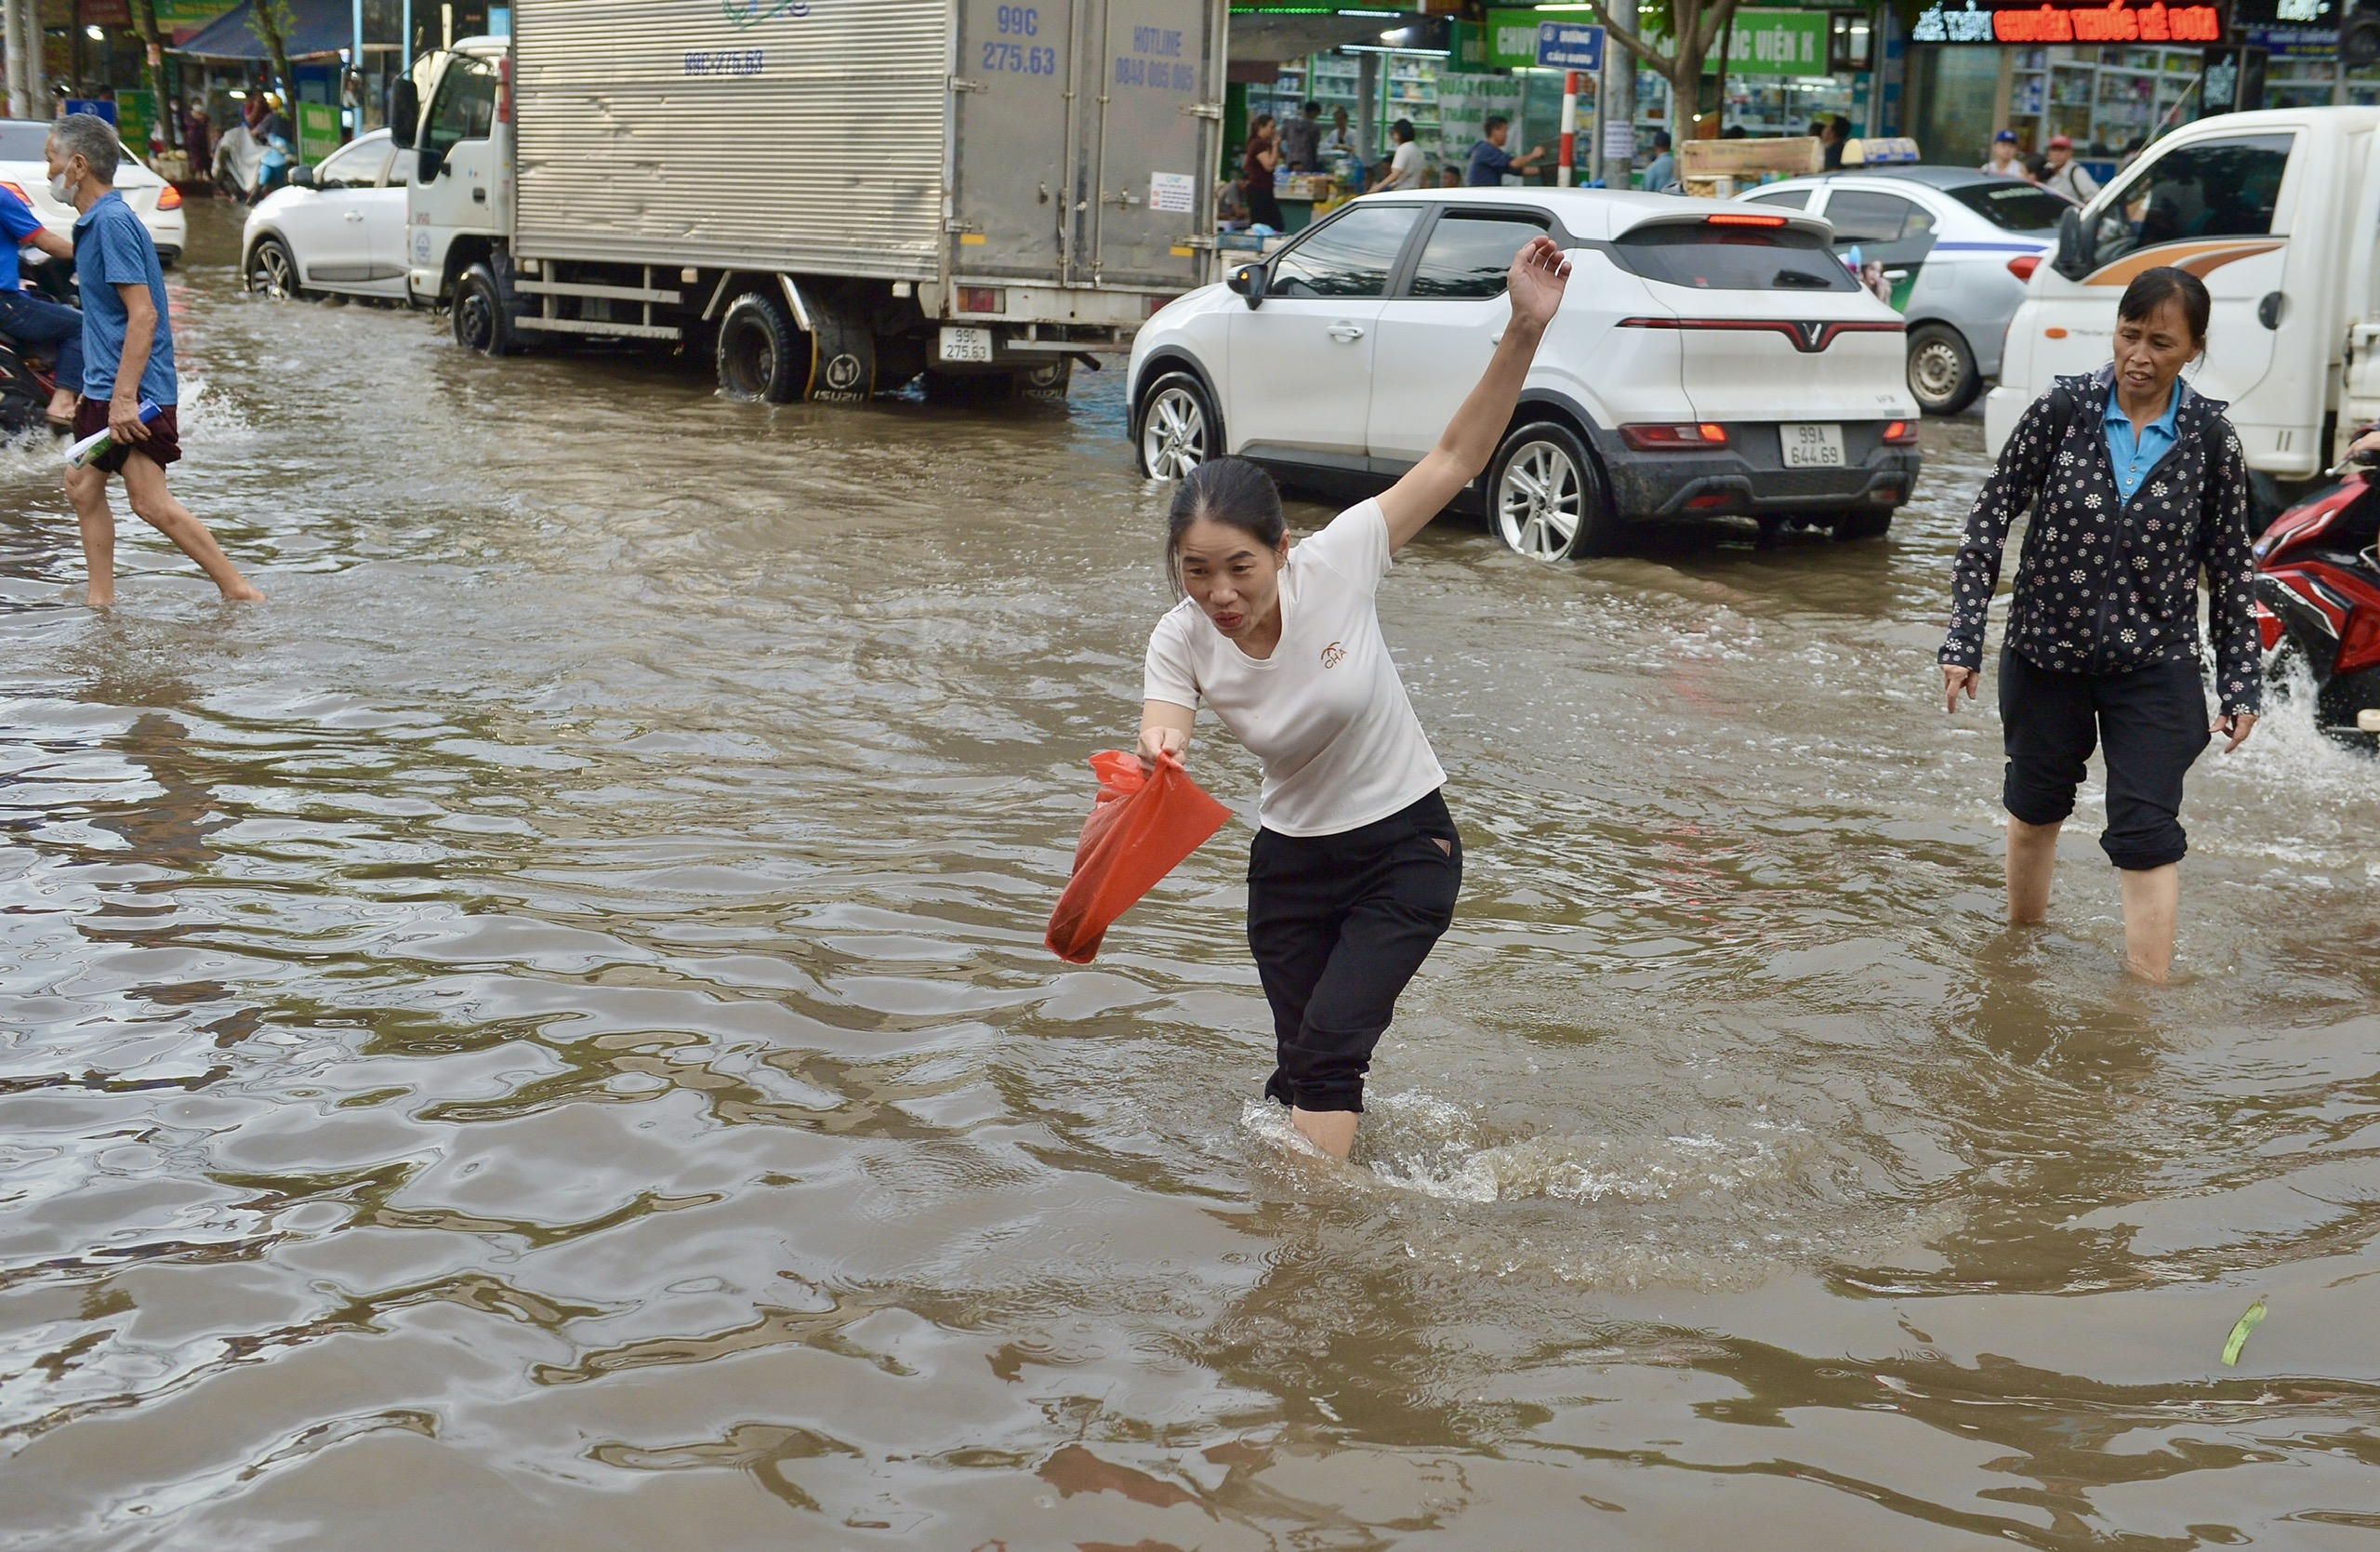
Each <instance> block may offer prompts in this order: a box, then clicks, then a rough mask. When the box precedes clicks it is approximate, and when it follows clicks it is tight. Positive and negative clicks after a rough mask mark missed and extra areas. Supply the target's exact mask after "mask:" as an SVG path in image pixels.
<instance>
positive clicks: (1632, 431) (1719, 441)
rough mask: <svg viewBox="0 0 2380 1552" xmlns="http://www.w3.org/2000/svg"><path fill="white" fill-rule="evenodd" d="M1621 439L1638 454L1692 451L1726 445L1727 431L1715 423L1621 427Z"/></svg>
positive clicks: (1706, 421) (1710, 421)
mask: <svg viewBox="0 0 2380 1552" xmlns="http://www.w3.org/2000/svg"><path fill="white" fill-rule="evenodd" d="M1620 440H1621V441H1622V442H1625V443H1626V444H1628V445H1630V446H1631V447H1633V448H1635V449H1636V450H1637V451H1638V452H1640V453H1675V452H1694V451H1700V450H1704V449H1708V448H1712V447H1725V446H1726V444H1727V428H1726V427H1725V426H1722V425H1720V424H1718V423H1717V422H1716V421H1712V420H1704V421H1700V422H1699V423H1697V424H1695V425H1691V426H1688V425H1652V426H1622V427H1620Z"/></svg>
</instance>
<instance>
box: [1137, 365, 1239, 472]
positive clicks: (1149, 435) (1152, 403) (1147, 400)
mask: <svg viewBox="0 0 2380 1552" xmlns="http://www.w3.org/2000/svg"><path fill="white" fill-rule="evenodd" d="M1138 418H1139V421H1140V427H1141V434H1140V437H1139V440H1138V442H1137V444H1136V445H1137V448H1138V451H1139V453H1140V463H1141V472H1142V473H1144V474H1145V475H1147V476H1148V477H1149V478H1150V479H1152V480H1178V479H1180V478H1182V476H1183V475H1184V474H1187V473H1189V472H1190V471H1192V470H1194V469H1196V468H1197V467H1198V466H1199V465H1200V464H1202V463H1204V462H1206V461H1207V460H1208V459H1209V458H1214V457H1216V456H1218V455H1219V454H1221V453H1222V451H1223V423H1222V422H1221V421H1220V420H1218V419H1217V418H1216V417H1215V409H1214V405H1212V404H1210V402H1209V401H1208V398H1207V390H1206V388H1205V386H1204V385H1202V384H1201V383H1200V382H1199V381H1198V379H1197V378H1194V377H1192V376H1191V375H1190V374H1189V373H1187V372H1169V373H1167V374H1166V375H1165V376H1164V377H1161V378H1157V381H1155V382H1153V383H1151V384H1149V387H1148V391H1147V392H1145V393H1144V394H1142V395H1141V408H1140V415H1139V417H1138Z"/></svg>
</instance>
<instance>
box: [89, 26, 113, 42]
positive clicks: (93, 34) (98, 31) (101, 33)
mask: <svg viewBox="0 0 2380 1552" xmlns="http://www.w3.org/2000/svg"><path fill="white" fill-rule="evenodd" d="M83 35H84V36H85V37H86V38H89V39H90V40H91V41H92V42H93V43H105V42H107V41H108V33H107V29H106V28H104V27H99V26H96V25H95V26H90V27H86V28H84V29H83Z"/></svg>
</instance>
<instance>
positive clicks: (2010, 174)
mask: <svg viewBox="0 0 2380 1552" xmlns="http://www.w3.org/2000/svg"><path fill="white" fill-rule="evenodd" d="M2018 155H2019V153H2018V151H2017V149H2016V131H2015V130H2014V129H2003V130H2002V131H2001V132H2000V133H1999V134H1997V135H1994V136H1992V137H1991V155H1990V160H1988V161H1986V162H1985V163H1984V164H1983V166H1979V167H1977V168H1976V169H1975V170H1976V171H1977V172H1979V173H1983V174H1985V175H1986V176H1988V177H1991V178H2019V177H2022V176H2023V174H2021V173H2019V172H2018V171H2017V170H2016V168H2017V161H2016V159H2017V156H2018Z"/></svg>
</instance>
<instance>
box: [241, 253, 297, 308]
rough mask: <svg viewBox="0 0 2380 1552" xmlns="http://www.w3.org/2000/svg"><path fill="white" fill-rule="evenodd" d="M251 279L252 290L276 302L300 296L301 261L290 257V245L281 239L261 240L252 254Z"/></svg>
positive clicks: (249, 287)
mask: <svg viewBox="0 0 2380 1552" xmlns="http://www.w3.org/2000/svg"><path fill="white" fill-rule="evenodd" d="M247 280H248V289H249V290H251V291H256V292H259V293H261V294H262V295H264V296H268V297H271V298H272V299H273V300H275V301H287V300H289V299H290V298H293V297H296V296H298V294H299V293H298V261H297V260H296V259H292V258H290V257H289V247H288V245H287V244H285V243H284V242H282V240H281V239H280V238H278V237H260V238H258V239H257V245H256V251H255V252H253V253H251V254H249V255H248V275H247Z"/></svg>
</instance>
